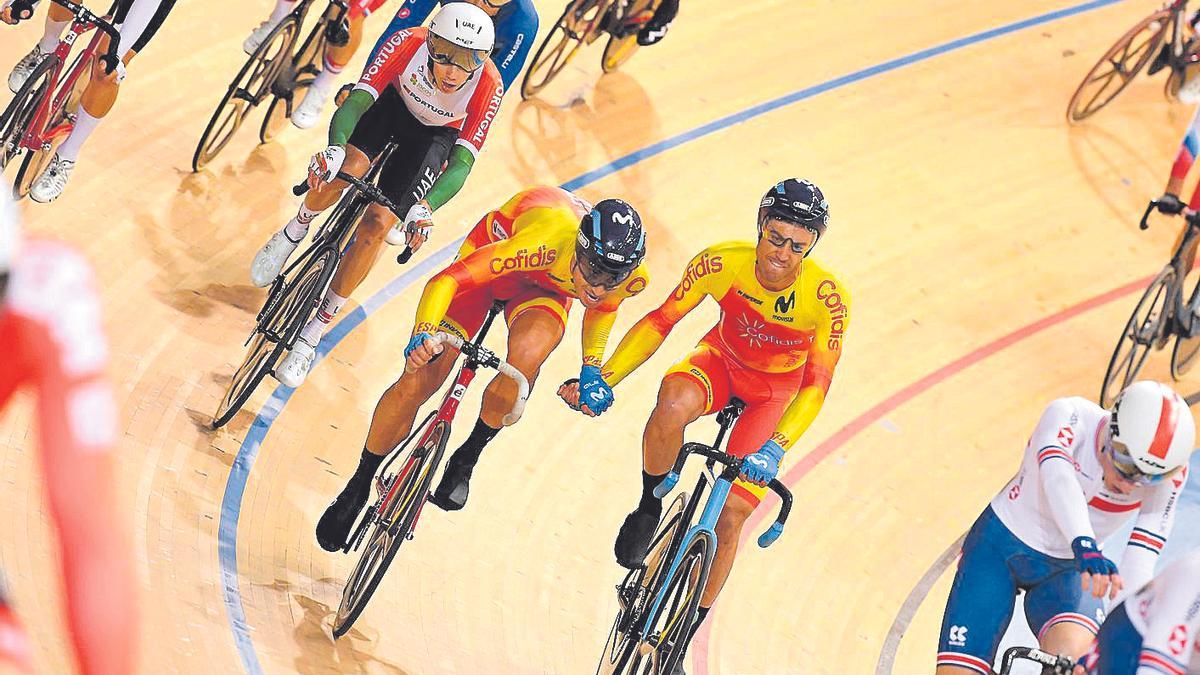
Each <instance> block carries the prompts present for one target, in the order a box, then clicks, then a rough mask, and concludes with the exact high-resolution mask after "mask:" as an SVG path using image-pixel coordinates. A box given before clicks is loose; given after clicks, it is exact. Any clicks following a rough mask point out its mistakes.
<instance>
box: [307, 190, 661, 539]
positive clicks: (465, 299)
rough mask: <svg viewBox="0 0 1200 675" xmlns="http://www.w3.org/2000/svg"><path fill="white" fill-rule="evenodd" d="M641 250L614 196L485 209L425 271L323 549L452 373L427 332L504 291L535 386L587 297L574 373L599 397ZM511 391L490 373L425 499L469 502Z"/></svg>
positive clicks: (463, 320)
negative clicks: (399, 356) (475, 411)
mask: <svg viewBox="0 0 1200 675" xmlns="http://www.w3.org/2000/svg"><path fill="white" fill-rule="evenodd" d="M645 254H646V235H645V232H644V230H643V228H642V221H641V217H640V216H639V215H638V213H637V211H635V210H634V209H633V207H632V206H630V205H629V204H627V203H625V202H624V201H621V200H620V199H605V200H602V201H600V202H598V203H597V204H596V205H595V206H592V205H591V204H588V203H587V202H585V201H584V200H582V199H580V198H579V197H577V196H575V195H573V194H571V193H570V192H567V191H566V190H562V189H560V188H555V187H536V188H531V189H529V190H526V191H524V192H520V193H518V194H517V195H515V196H514V197H513V198H512V199H510V200H508V202H507V203H506V204H504V205H503V206H501V207H500V208H499V209H497V210H495V211H492V212H490V213H488V214H487V215H485V216H484V217H483V218H482V219H481V220H480V221H479V222H478V223H477V224H476V225H475V227H474V228H473V229H472V230H471V232H470V233H469V234H468V235H467V239H466V241H465V242H463V245H462V248H461V249H459V252H458V258H457V259H456V260H455V261H454V262H453V263H451V264H450V266H449V267H447V268H446V269H444V270H442V271H441V272H439V273H438V274H437V275H436V276H434V277H433V278H432V279H430V280H429V283H428V284H426V286H425V290H424V292H423V293H422V294H421V301H420V304H419V305H418V306H417V318H416V322H415V326H414V328H413V335H412V339H411V340H410V341H409V344H408V347H407V348H406V349H405V350H404V354H405V358H406V359H407V368H406V372H405V373H404V374H403V375H401V376H400V379H399V380H397V381H396V383H395V384H393V385H392V386H391V388H389V389H388V390H387V392H386V393H384V395H383V398H381V399H380V401H379V404H378V405H377V406H376V408H375V414H374V416H373V418H372V419H371V428H370V431H369V432H368V434H367V440H366V444H365V447H364V448H363V453H362V458H361V460H360V462H359V466H358V469H357V470H356V472H355V474H354V475H353V476H351V477H350V480H349V482H347V484H346V487H345V488H344V489H343V490H342V492H341V493H340V494H339V495H338V496H337V498H336V499H335V500H334V501H333V503H332V504H330V505H329V508H328V509H327V510H326V511H325V514H324V515H323V516H322V517H321V520H320V522H319V523H318V524H317V541H318V542H319V543H320V544H321V546H322V547H323V548H325V549H326V550H328V551H336V550H338V549H340V548H341V547H342V545H343V544H344V542H345V540H346V537H347V536H348V535H349V532H350V526H351V525H352V524H353V522H354V520H355V518H356V517H357V515H358V512H359V511H361V510H362V507H363V506H364V505H365V504H366V501H367V497H368V493H369V491H370V484H371V478H372V477H373V476H374V475H375V470H376V469H377V468H378V467H379V464H380V462H381V461H382V460H383V458H384V456H385V455H386V454H387V453H388V452H389V451H391V450H392V448H394V447H396V445H397V444H398V443H400V442H401V441H402V440H404V438H406V437H407V436H408V434H409V432H410V431H411V430H412V427H413V423H414V422H415V420H416V415H417V410H418V409H419V408H420V407H421V406H422V405H423V404H424V403H425V401H427V400H428V399H429V397H430V396H432V395H433V394H434V392H436V391H437V390H438V389H439V388H440V387H441V386H442V383H443V382H444V381H445V379H446V377H447V376H448V375H449V374H450V371H451V369H452V368H453V366H454V361H455V359H454V358H440V359H439V358H436V357H437V356H438V354H439V353H440V352H441V351H442V347H441V346H440V345H435V344H434V343H432V342H430V338H431V337H432V335H433V333H434V332H435V331H438V330H442V331H446V332H450V333H454V334H456V335H458V336H460V337H462V338H464V339H465V338H469V337H470V336H472V335H474V334H475V333H476V332H477V331H478V330H479V328H480V326H481V325H482V323H483V319H484V316H485V315H486V314H487V311H488V309H489V308H490V307H491V305H492V303H493V302H494V301H504V302H505V308H504V318H505V321H506V322H507V324H508V356H507V360H508V362H509V363H511V364H512V365H513V366H514V367H516V368H517V370H519V371H521V373H522V374H524V375H525V377H526V378H527V379H528V380H529V383H530V385H531V386H532V385H533V383H534V380H535V379H536V378H537V374H538V371H539V370H540V369H541V366H542V363H544V362H545V360H546V358H547V357H549V356H550V353H551V352H552V351H554V348H555V347H557V346H558V343H559V342H560V341H561V340H562V337H563V333H564V331H565V329H566V322H567V313H568V312H569V311H570V307H571V302H572V301H573V300H575V299H578V300H579V302H580V304H582V305H583V307H584V314H583V344H582V362H583V366H582V368H581V371H580V380H581V381H582V382H583V383H584V386H585V387H587V388H588V391H589V392H590V393H593V394H596V395H597V396H598V398H599V399H604V398H605V397H606V396H607V398H608V399H611V396H612V390H611V389H610V388H609V387H608V385H607V384H606V383H605V382H604V380H603V378H602V377H601V376H600V364H601V362H602V360H603V359H604V349H605V346H606V345H607V343H608V334H609V331H610V330H611V329H612V325H613V322H614V321H615V320H616V312H617V308H618V307H619V306H620V304H621V302H622V301H624V300H625V299H626V298H628V297H631V296H634V295H636V294H638V293H640V292H641V291H642V289H644V288H645V287H646V283H647V280H648V277H647V275H646V272H645V267H644V266H643V264H642V261H643V259H644V258H645ZM435 359H436V360H435ZM516 395H517V387H516V385H515V384H514V383H513V382H512V380H510V379H508V378H505V377H497V378H496V379H494V380H492V382H491V384H489V385H488V387H487V390H486V391H485V392H484V395H483V407H482V409H481V411H480V415H479V420H478V422H477V423H476V424H475V428H474V429H473V430H472V432H471V435H470V437H468V438H467V440H466V442H465V443H464V444H463V445H462V446H461V447H460V448H458V450H456V451H455V452H454V454H453V455H452V456H451V457H450V459H449V461H447V463H446V470H445V473H444V474H443V475H442V480H441V482H440V483H439V484H438V487H437V489H436V490H434V492H433V494H432V495H431V497H430V501H432V502H433V503H434V504H436V505H438V506H439V507H441V508H443V509H446V510H448V511H453V510H458V509H461V508H462V507H463V506H464V505H465V504H466V501H467V492H468V484H469V481H470V478H471V473H472V471H473V470H474V468H475V464H476V462H477V461H478V460H479V456H480V454H481V453H482V452H483V448H484V446H485V445H487V443H489V442H490V441H491V440H492V439H493V438H494V437H495V436H496V434H497V433H498V432H499V431H500V427H501V426H502V423H503V422H502V420H503V418H504V414H505V413H507V412H508V411H509V410H511V409H512V404H513V402H514V400H515V399H516Z"/></svg>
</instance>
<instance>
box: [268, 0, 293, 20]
mask: <svg viewBox="0 0 1200 675" xmlns="http://www.w3.org/2000/svg"><path fill="white" fill-rule="evenodd" d="M297 2H300V0H276V2H275V9H274V10H273V11H272V12H271V18H270V21H271V23H279V22H280V21H283V17H285V16H287V15H288V14H291V13H292V10H294V9H296V3H297Z"/></svg>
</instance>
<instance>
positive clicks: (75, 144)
mask: <svg viewBox="0 0 1200 675" xmlns="http://www.w3.org/2000/svg"><path fill="white" fill-rule="evenodd" d="M101 119H103V118H100V117H92V116H91V115H90V114H88V111H87V109H86V108H84V107H83V106H79V117H78V118H77V119H76V120H75V128H74V129H72V130H71V135H70V136H67V140H65V141H63V144H62V145H60V146H59V147H58V156H59V157H61V158H63V159H67V160H70V161H72V162H74V161H75V160H76V158H78V157H79V151H80V150H81V149H82V148H83V144H84V143H85V142H86V141H87V139H88V136H91V135H92V132H93V131H95V130H96V127H98V126H100V120H101Z"/></svg>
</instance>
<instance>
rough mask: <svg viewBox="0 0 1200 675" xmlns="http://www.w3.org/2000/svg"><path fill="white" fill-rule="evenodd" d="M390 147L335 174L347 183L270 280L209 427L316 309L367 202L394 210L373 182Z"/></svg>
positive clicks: (407, 253)
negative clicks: (363, 164)
mask: <svg viewBox="0 0 1200 675" xmlns="http://www.w3.org/2000/svg"><path fill="white" fill-rule="evenodd" d="M395 149H396V146H395V144H390V145H389V146H388V147H387V148H385V149H384V151H383V152H381V153H380V154H379V157H378V158H377V159H376V161H375V162H374V164H373V165H372V167H371V170H370V171H369V172H368V173H367V175H366V176H365V177H364V178H361V179H360V178H357V177H355V176H352V175H350V174H348V173H345V172H342V171H339V172H338V178H340V179H341V180H343V181H346V182H347V183H349V187H348V188H347V190H346V192H345V193H344V194H343V195H342V198H341V200H340V201H339V202H338V203H337V206H335V207H334V209H333V211H332V212H330V214H329V217H328V218H326V219H325V222H324V223H323V224H322V225H321V227H320V228H319V229H318V230H317V233H316V234H315V235H313V239H312V243H311V244H310V245H309V246H308V248H306V249H305V250H304V252H303V253H301V254H300V255H299V256H298V257H297V258H296V260H295V261H293V262H292V263H291V264H290V265H288V266H287V267H286V268H284V270H283V272H281V273H280V274H279V276H277V277H275V280H274V281H272V282H271V287H270V289H269V290H268V291H267V299H266V301H265V302H264V303H263V306H262V309H260V310H259V311H258V315H257V316H256V317H255V325H254V330H253V331H251V333H250V337H248V338H247V339H246V342H245V345H246V356H245V358H244V359H243V360H242V363H241V365H240V366H238V368H237V370H235V371H234V373H233V377H232V378H231V379H230V381H229V386H228V388H227V389H226V391H225V396H224V397H223V398H222V399H221V402H220V404H219V405H218V406H217V410H216V413H214V414H213V421H212V427H213V428H214V429H218V428H220V427H222V426H224V425H225V424H226V423H227V422H228V421H229V420H231V419H233V416H234V415H236V414H237V412H238V411H239V410H241V408H242V406H243V405H245V403H246V400H247V399H249V398H250V395H251V394H253V393H254V390H255V388H256V387H258V384H259V382H261V381H262V379H263V378H264V377H266V376H267V374H273V373H274V371H275V364H277V363H278V362H279V359H280V357H282V356H283V353H284V352H285V351H287V350H289V349H291V348H292V345H294V344H295V343H296V339H297V338H298V337H299V335H300V329H302V328H303V327H304V325H305V324H306V323H308V321H309V319H311V318H312V316H313V314H314V313H315V312H316V311H317V306H318V305H319V304H320V302H321V298H322V297H323V296H324V295H325V290H326V289H327V288H328V287H329V283H330V281H332V279H333V274H334V272H336V271H337V266H338V263H339V262H340V261H341V258H342V253H343V252H344V251H345V250H346V246H347V245H348V244H349V242H350V237H351V234H352V233H353V232H354V229H355V227H356V226H357V224H358V221H359V219H360V218H361V217H362V215H363V213H364V212H365V211H366V210H367V206H368V205H370V204H371V203H372V202H375V203H378V204H382V205H383V206H385V207H387V208H389V209H391V210H392V211H393V212H398V211H399V207H398V206H396V204H395V203H394V202H392V200H390V199H388V197H387V195H385V194H383V191H382V190H380V189H379V187H378V186H377V185H375V182H376V180H377V179H378V177H379V172H380V170H381V169H382V167H383V166H384V164H386V163H387V159H388V157H389V156H390V155H391V153H392V152H394V151H395ZM307 190H308V186H307V184H305V183H301V184H300V185H297V186H296V187H294V188H292V192H293V193H294V194H296V195H297V196H299V195H301V194H304V193H305V192H306V191H307ZM411 256H412V249H411V248H410V247H407V246H406V247H405V248H404V251H403V252H402V253H401V254H400V256H399V257H398V258H397V259H396V261H397V262H399V263H401V264H404V263H406V262H408V260H409V258H410V257H411Z"/></svg>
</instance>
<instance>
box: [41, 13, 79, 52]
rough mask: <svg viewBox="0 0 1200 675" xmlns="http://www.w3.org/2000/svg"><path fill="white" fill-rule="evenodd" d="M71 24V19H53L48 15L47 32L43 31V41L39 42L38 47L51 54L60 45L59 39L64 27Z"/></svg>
mask: <svg viewBox="0 0 1200 675" xmlns="http://www.w3.org/2000/svg"><path fill="white" fill-rule="evenodd" d="M69 25H71V19H67V20H66V21H51V20H50V17H49V16H47V17H46V32H45V33H42V41H41V42H39V43H38V49H40V50H42V53H44V54H49V53H50V52H52V51H54V48H55V47H57V46H58V42H59V40H61V39H62V32H63V29H64V28H66V27H67V26H69Z"/></svg>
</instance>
